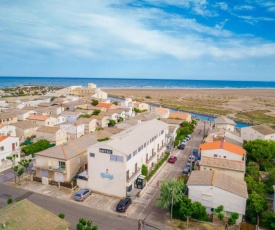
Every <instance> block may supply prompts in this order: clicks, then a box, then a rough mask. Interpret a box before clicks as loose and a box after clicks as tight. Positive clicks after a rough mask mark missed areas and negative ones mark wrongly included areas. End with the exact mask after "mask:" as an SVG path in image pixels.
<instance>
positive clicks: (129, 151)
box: [80, 120, 168, 197]
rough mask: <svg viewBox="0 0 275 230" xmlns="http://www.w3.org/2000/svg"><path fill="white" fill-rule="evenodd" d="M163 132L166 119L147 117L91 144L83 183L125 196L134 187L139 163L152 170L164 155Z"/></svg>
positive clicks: (164, 140) (165, 139)
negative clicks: (86, 175) (102, 140)
mask: <svg viewBox="0 0 275 230" xmlns="http://www.w3.org/2000/svg"><path fill="white" fill-rule="evenodd" d="M166 134H168V125H167V124H166V123H164V122H162V121H159V120H150V121H146V122H141V123H138V124H137V125H134V126H132V127H130V128H128V129H126V130H124V131H122V132H120V133H118V134H116V135H114V136H112V137H111V140H109V141H104V142H99V143H97V144H95V145H93V146H90V147H89V148H88V166H89V169H88V181H86V182H87V183H86V184H83V185H82V186H83V187H84V186H85V187H88V188H90V189H92V190H93V191H97V192H101V193H105V194H109V195H113V196H118V197H125V196H126V193H127V192H131V190H132V188H134V183H135V181H136V179H137V177H138V176H139V175H140V174H141V166H142V164H145V165H146V166H147V167H148V169H149V170H151V169H152V168H153V167H154V166H155V165H156V163H157V162H158V161H159V160H160V159H162V157H163V156H164V154H165V151H166V145H167V143H168V140H167V138H168V137H167V135H166ZM83 182H84V181H83ZM81 184H82V183H81ZM82 186H81V185H80V187H82Z"/></svg>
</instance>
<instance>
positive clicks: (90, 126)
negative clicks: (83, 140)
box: [78, 117, 97, 134]
mask: <svg viewBox="0 0 275 230" xmlns="http://www.w3.org/2000/svg"><path fill="white" fill-rule="evenodd" d="M78 122H79V123H82V124H84V133H85V134H89V133H92V132H95V130H96V128H97V119H94V118H93V117H91V118H79V119H78Z"/></svg>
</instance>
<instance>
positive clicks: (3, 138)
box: [0, 136, 8, 142]
mask: <svg viewBox="0 0 275 230" xmlns="http://www.w3.org/2000/svg"><path fill="white" fill-rule="evenodd" d="M7 138H8V136H0V142H1V141H3V140H5V139H7Z"/></svg>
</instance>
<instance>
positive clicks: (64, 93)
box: [52, 86, 81, 97]
mask: <svg viewBox="0 0 275 230" xmlns="http://www.w3.org/2000/svg"><path fill="white" fill-rule="evenodd" d="M79 87H81V86H69V87H66V88H63V89H59V90H56V91H55V92H54V93H52V96H55V97H60V96H67V95H72V90H74V89H76V88H79Z"/></svg>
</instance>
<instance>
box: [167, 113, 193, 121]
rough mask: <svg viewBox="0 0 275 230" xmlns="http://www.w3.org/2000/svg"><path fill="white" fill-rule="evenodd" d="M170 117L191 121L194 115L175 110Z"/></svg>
mask: <svg viewBox="0 0 275 230" xmlns="http://www.w3.org/2000/svg"><path fill="white" fill-rule="evenodd" d="M169 119H178V120H181V121H186V122H191V121H192V116H191V114H190V113H182V112H173V113H170V115H169Z"/></svg>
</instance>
